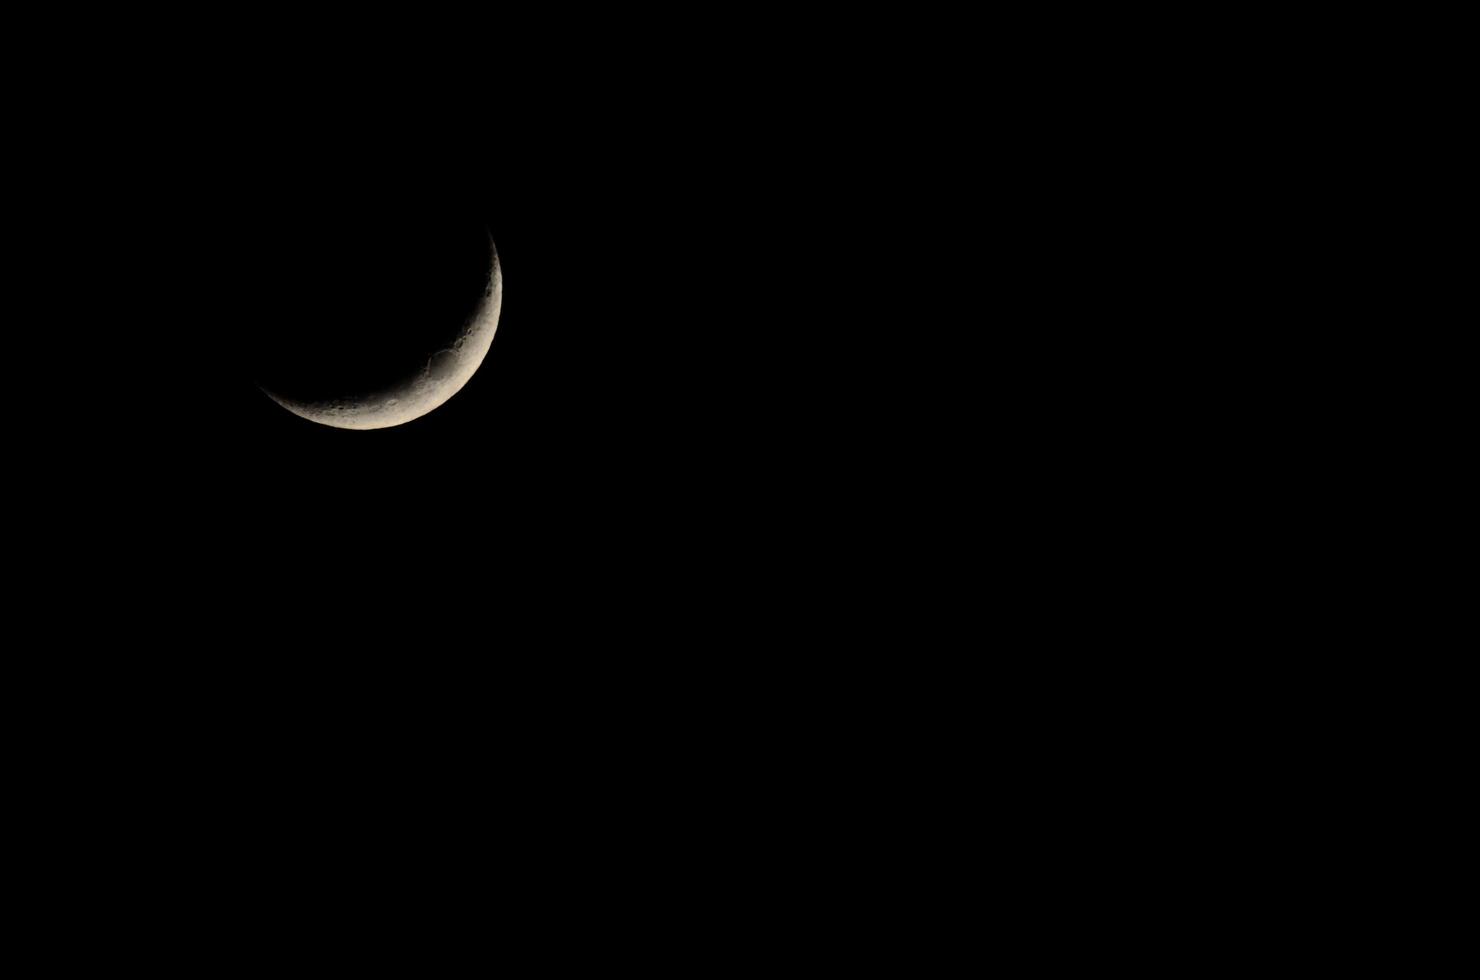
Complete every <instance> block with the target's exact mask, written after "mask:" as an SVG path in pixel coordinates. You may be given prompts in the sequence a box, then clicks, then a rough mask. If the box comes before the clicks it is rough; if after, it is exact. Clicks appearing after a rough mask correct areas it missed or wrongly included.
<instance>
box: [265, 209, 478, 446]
mask: <svg viewBox="0 0 1480 980" xmlns="http://www.w3.org/2000/svg"><path fill="white" fill-rule="evenodd" d="M488 246H489V249H490V251H492V253H493V268H492V269H491V270H490V271H489V274H488V285H487V286H486V287H485V288H484V291H483V298H482V299H481V300H480V301H479V303H478V306H477V308H476V309H474V311H473V313H472V315H471V316H470V317H469V318H468V322H467V323H466V324H465V325H464V326H463V328H462V331H461V332H460V333H459V334H458V336H457V339H455V340H454V341H453V342H452V345H451V346H450V347H447V348H445V349H443V350H439V351H437V352H436V353H434V354H433V355H432V356H431V357H430V358H428V359H427V361H426V363H425V364H423V365H422V366H421V367H420V368H419V369H418V370H416V371H415V372H414V373H413V374H412V375H411V376H410V377H408V378H406V379H405V380H404V381H402V382H401V383H399V384H396V385H392V386H391V387H390V388H387V389H385V390H383V391H377V392H372V393H369V394H365V395H357V396H353V397H345V398H335V399H331V400H327V401H315V402H308V401H297V400H294V399H291V398H286V397H284V396H282V395H279V394H276V393H274V392H272V391H269V390H268V389H267V388H263V389H262V391H263V393H264V394H266V395H267V397H269V398H271V399H272V400H273V401H275V402H277V403H278V404H279V405H281V406H282V407H283V408H286V409H287V410H288V411H290V412H292V413H293V414H294V415H297V416H300V417H302V418H305V419H308V420H309V421H310V422H318V423H319V424H321V425H328V426H333V427H334V428H336V429H388V428H390V427H391V426H394V425H405V424H406V423H407V422H410V421H412V420H414V419H419V418H421V417H422V416H423V415H426V414H427V413H428V412H431V411H434V410H436V409H438V408H441V407H442V406H443V405H445V404H446V403H447V400H448V399H450V398H451V397H452V396H453V395H455V394H457V393H458V392H459V391H461V390H462V389H463V386H464V385H466V384H467V383H468V381H469V380H470V379H471V378H472V377H473V375H474V373H476V372H477V370H478V367H479V365H481V364H482V363H483V358H484V357H486V356H487V355H488V349H489V347H491V346H492V345H493V334H494V331H495V330H497V329H498V317H499V311H500V309H501V308H502V306H503V298H504V277H503V271H502V270H501V269H500V267H499V261H498V249H497V247H495V246H494V244H493V239H492V238H490V239H489V241H488Z"/></svg>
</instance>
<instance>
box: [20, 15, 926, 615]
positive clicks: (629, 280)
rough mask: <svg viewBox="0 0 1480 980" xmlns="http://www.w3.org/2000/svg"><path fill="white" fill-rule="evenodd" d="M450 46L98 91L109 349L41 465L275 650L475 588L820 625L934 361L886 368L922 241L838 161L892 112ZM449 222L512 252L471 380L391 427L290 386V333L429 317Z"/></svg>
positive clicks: (94, 229) (96, 291) (860, 562)
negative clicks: (285, 360) (311, 410)
mask: <svg viewBox="0 0 1480 980" xmlns="http://www.w3.org/2000/svg"><path fill="white" fill-rule="evenodd" d="M627 27H628V29H629V33H630V29H631V27H632V25H630V24H629V25H627ZM446 36H447V32H446V31H443V32H441V33H440V34H439V38H440V39H441V41H439V45H438V46H436V47H434V48H431V49H428V50H427V51H426V52H423V54H422V56H416V55H414V54H411V53H409V52H411V51H413V50H414V47H413V46H410V45H398V46H397V47H395V48H393V49H385V48H372V47H365V48H363V49H361V48H356V47H355V46H353V45H343V44H340V45H338V46H336V47H334V49H333V52H334V57H333V59H330V62H329V63H326V61H325V59H324V58H323V54H324V50H325V49H324V47H323V46H318V47H314V46H312V45H305V46H304V49H303V51H302V52H301V53H300V54H299V56H297V57H295V56H294V54H293V52H292V50H291V47H292V46H291V45H285V44H281V43H275V44H274V45H272V46H271V48H270V50H271V52H272V55H273V57H272V59H271V62H270V63H268V62H266V61H263V60H260V59H255V58H246V59H243V60H238V61H236V62H235V63H232V62H230V61H229V60H221V61H219V62H217V61H214V60H213V58H214V54H213V53H212V52H209V51H205V50H201V51H199V52H197V53H196V54H195V55H192V56H191V57H192V58H194V60H195V61H196V62H197V63H198V64H197V65H195V66H193V67H194V69H195V70H192V71H182V70H173V71H163V70H158V71H156V69H155V68H152V67H150V66H141V67H140V68H139V69H138V70H137V71H136V72H135V73H133V74H131V75H130V76H129V77H128V83H127V86H126V88H127V91H126V93H122V94H120V92H115V91H112V90H106V89H99V90H98V91H97V92H96V93H93V94H91V95H90V99H91V101H90V102H89V107H90V112H91V115H90V116H89V117H88V123H87V126H86V127H83V128H85V129H86V131H87V133H88V139H89V140H90V141H91V142H92V143H93V144H94V145H97V146H99V147H104V148H106V149H107V150H108V152H109V154H110V156H109V159H108V166H82V165H80V164H79V163H77V162H76V161H80V160H82V159H83V158H82V157H73V158H72V160H73V162H72V163H71V164H67V163H66V162H65V161H59V162H58V165H59V167H61V171H60V172H62V173H66V174H68V177H67V180H68V181H70V188H71V191H72V194H73V196H72V198H71V200H72V201H73V202H76V201H78V200H81V201H83V202H84V203H85V205H86V207H85V208H83V209H82V214H81V217H80V219H79V220H78V221H77V222H76V223H75V224H74V225H72V226H70V227H69V228H68V229H67V231H66V241H65V243H64V244H65V252H63V253H62V254H65V255H67V256H69V257H70V259H69V261H68V262H67V263H66V268H67V269H68V270H69V273H70V278H69V279H68V280H66V281H63V282H61V283H59V284H58V289H57V309H58V310H59V311H62V310H65V311H66V312H67V313H68V314H69V315H70V313H71V309H72V308H82V309H83V310H84V311H85V312H86V313H87V314H88V316H87V318H88V319H89V321H90V322H91V321H94V320H95V321H97V326H98V332H99V334H100V335H101V343H100V344H95V345H92V349H93V350H95V351H96V352H97V356H96V357H95V358H94V359H93V360H92V361H91V362H90V363H89V365H88V367H87V369H86V370H87V372H88V378H87V384H85V385H79V386H78V387H80V388H85V389H86V390H87V395H86V398H85V404H78V405H75V406H69V407H68V410H67V412H66V423H65V426H64V428H65V430H66V438H65V439H59V440H51V441H50V442H49V444H48V447H47V451H48V452H49V453H54V454H56V455H57V456H58V458H59V460H61V462H60V464H59V465H63V466H65V468H66V469H67V471H68V479H66V480H65V481H60V482H59V485H58V487H57V489H56V494H57V495H58V496H59V497H60V498H61V499H62V501H63V502H64V503H65V504H66V505H67V506H68V507H69V508H70V509H71V510H72V511H75V512H76V513H78V514H81V515H82V520H83V521H84V522H85V525H86V527H87V546H88V549H89V551H90V552H93V553H103V554H106V555H108V556H110V557H109V559H108V560H109V562H110V563H112V562H117V563H118V565H117V566H116V567H117V568H118V569H119V570H120V571H119V574H123V572H122V569H125V568H127V567H128V566H129V563H130V562H135V561H139V560H141V559H140V557H139V556H143V555H150V556H156V558H154V559H151V560H154V561H156V564H157V566H158V567H159V568H160V569H162V570H163V573H164V574H166V575H168V576H170V577H171V581H172V587H171V589H170V590H166V591H164V592H163V593H162V597H163V601H168V602H180V603H185V602H186V601H187V600H186V599H185V597H186V596H190V597H198V595H199V594H200V592H201V591H202V590H203V591H205V592H206V593H207V594H209V595H211V596H212V597H213V598H212V601H213V602H219V603H220V604H221V605H222V606H223V607H229V606H234V605H237V604H244V605H242V606H240V608H238V609H236V610H235V611H234V612H233V613H232V618H233V621H239V622H241V623H243V624H249V625H252V626H253V627H254V628H260V627H261V624H262V623H264V622H271V621H277V620H279V619H282V620H286V619H290V618H292V617H293V616H294V615H295V610H298V611H303V610H307V611H308V612H309V614H310V615H311V616H313V617H315V618H318V617H321V616H322V615H323V614H324V612H325V611H326V610H328V611H331V612H332V613H333V616H334V618H335V619H336V621H338V622H341V623H342V624H345V626H346V628H352V629H357V630H358V629H373V628H374V624H375V623H377V622H379V620H378V618H377V617H379V616H385V617H388V618H391V619H400V620H402V623H401V625H402V626H403V627H406V628H405V629H403V630H401V632H404V633H410V632H412V631H413V630H414V629H417V628H422V626H421V625H418V626H411V625H410V624H411V623H413V622H416V621H418V619H424V618H425V617H424V613H425V611H426V610H428V609H441V608H448V607H455V606H456V605H457V603H458V601H459V600H461V601H463V602H464V603H466V602H473V603H475V604H476V606H477V608H485V607H489V604H493V607H496V608H498V609H499V610H501V614H511V613H513V612H515V611H519V612H522V613H527V614H529V615H533V616H535V617H537V618H541V619H542V620H543V621H545V622H547V623H551V624H558V625H559V627H560V628H572V629H574V628H589V627H591V626H593V625H594V626H597V627H602V624H605V623H615V622H617V621H629V622H630V621H634V620H637V621H641V622H643V623H645V624H646V628H649V629H656V630H667V629H673V628H677V627H679V626H681V625H682V624H684V623H707V624H708V628H709V629H710V630H711V631H712V630H715V629H718V630H720V631H721V633H722V634H724V635H730V634H731V633H732V632H734V631H737V630H741V629H750V630H758V629H761V628H763V624H765V623H768V622H771V621H773V620H774V619H775V618H777V617H779V618H785V617H786V615H788V614H789V613H790V611H793V610H795V609H798V608H802V607H804V606H807V605H809V604H810V605H811V606H812V607H813V608H814V609H815V608H817V606H818V604H819V603H821V604H825V603H826V601H827V600H828V597H830V596H834V595H837V594H839V592H840V588H839V583H840V581H841V579H840V575H839V570H840V569H849V570H852V571H849V572H848V574H849V575H853V574H856V570H857V569H859V568H862V567H863V566H864V565H865V563H866V557H865V556H866V555H867V554H871V553H875V552H877V551H880V550H882V549H884V548H887V547H888V541H887V540H886V538H887V534H888V533H890V532H885V531H881V530H880V529H881V528H882V527H883V526H884V525H885V524H887V523H888V521H889V519H890V515H889V513H888V512H887V508H883V509H881V508H879V507H878V506H876V505H875V504H874V503H872V502H871V498H873V497H875V496H876V494H877V493H878V491H879V489H880V488H881V487H887V486H889V485H891V484H893V483H895V482H896V481H897V480H898V479H899V469H898V467H897V466H895V465H894V464H892V463H891V462H889V460H888V453H887V452H885V451H882V450H881V449H880V448H879V447H880V445H881V443H882V442H883V441H887V440H897V439H898V438H899V437H900V431H899V430H900V426H901V425H902V423H901V421H900V420H901V417H902V415H901V412H900V411H899V409H900V407H901V402H902V401H903V395H902V389H903V388H904V387H905V385H903V384H902V383H901V379H903V378H907V377H908V373H909V371H910V368H909V367H908V365H906V364H903V363H901V362H900V361H898V360H893V362H892V363H891V364H890V366H889V367H890V369H889V370H888V371H881V370H880V369H879V365H878V363H877V360H876V359H877V358H879V357H880V356H883V357H885V358H892V357H893V355H891V353H890V351H891V350H894V351H897V350H901V349H902V345H901V344H899V343H898V330H899V329H901V328H907V327H908V324H907V323H906V322H905V321H903V320H891V316H890V312H889V311H888V310H887V309H886V307H885V305H884V298H885V294H886V292H887V286H888V283H889V280H890V278H891V272H890V269H891V266H892V265H893V264H894V263H895V262H897V261H898V259H899V258H900V257H901V256H902V255H904V254H905V253H906V252H907V251H908V249H909V246H910V244H911V243H910V242H909V241H908V240H905V239H900V238H898V237H895V236H892V235H891V234H890V232H889V230H888V226H889V224H890V222H891V221H893V220H894V219H895V218H896V217H897V213H898V211H899V209H900V207H901V205H900V204H898V203H897V202H893V201H891V200H889V199H888V195H887V193H886V192H887V191H888V190H889V188H887V187H885V188H879V187H876V186H874V185H873V183H872V182H873V181H874V180H875V179H876V178H874V177H869V178H868V179H864V177H863V175H864V174H867V173H869V172H870V171H869V170H868V167H869V161H870V157H869V152H870V147H871V146H872V145H873V144H871V143H869V142H868V141H867V140H865V141H863V142H862V143H860V144H859V145H857V146H853V145H850V143H849V142H848V140H849V139H850V138H851V137H850V136H849V135H848V134H849V132H851V131H852V130H850V117H849V113H854V112H858V111H861V110H863V109H866V108H868V107H869V106H870V103H869V102H868V100H867V99H866V98H861V97H857V96H852V97H850V99H849V100H847V104H846V105H844V104H840V103H838V102H837V100H831V99H828V98H826V97H824V95H825V93H823V92H822V91H821V90H820V89H819V88H818V87H817V86H816V85H815V84H814V85H810V86H801V87H799V86H795V85H788V84H785V83H784V82H781V81H778V79H777V78H776V77H772V76H770V75H768V76H767V77H768V78H770V82H769V83H768V85H769V87H765V88H764V90H762V89H761V88H758V87H757V86H758V85H759V82H760V81H761V76H760V74H758V72H759V69H758V68H757V67H756V66H754V65H748V64H745V63H742V62H739V61H735V62H731V63H729V64H726V63H724V62H722V61H713V60H711V59H708V58H706V57H705V55H704V52H703V51H701V50H698V49H695V50H693V51H690V52H688V53H687V54H686V53H684V52H683V51H678V50H668V49H666V48H665V49H664V51H663V52H661V54H662V56H661V57H653V58H636V57H629V56H627V55H624V54H623V53H622V52H621V51H620V50H618V49H616V48H614V47H609V46H606V45H604V44H602V43H601V42H600V39H599V38H597V37H595V36H594V35H591V34H590V32H585V33H584V34H583V37H584V38H585V40H584V41H583V42H582V47H581V48H580V49H579V50H577V49H574V48H571V47H567V46H564V45H562V44H553V45H552V44H550V43H545V44H544V45H543V48H542V50H532V49H533V48H538V47H540V46H539V45H538V44H536V43H535V41H539V40H543V41H545V42H549V41H550V37H549V36H547V35H543V34H541V35H534V36H531V35H520V34H518V33H517V32H514V31H500V32H496V34H494V35H479V36H493V37H494V38H495V42H494V45H493V48H492V49H490V50H482V51H469V52H467V55H468V57H467V58H465V59H464V58H459V57H458V56H456V55H455V54H453V53H449V52H448V50H447V49H446V48H445V45H444V44H442V42H445V38H446ZM356 57H360V58H362V59H363V61H364V63H363V64H354V63H353V60H354V59H355V58H356ZM449 64H452V65H457V64H462V65H465V66H471V67H465V68H463V69H461V70H448V68H447V65H449ZM176 67H178V66H176ZM768 71H773V74H774V70H773V69H768ZM156 75H157V77H155V76H156ZM788 93H791V94H793V95H798V93H799V95H798V98H796V99H790V98H788ZM858 132H860V133H861V135H863V136H867V137H875V136H880V135H883V134H881V133H880V132H879V131H877V130H869V129H867V128H864V129H862V130H859V131H858ZM67 166H71V167H72V168H73V170H68V169H67ZM427 215H436V216H441V218H439V220H444V219H445V220H446V221H447V222H448V223H449V224H457V225H460V226H463V227H467V226H472V225H479V226H482V227H486V228H487V229H488V230H489V232H490V233H491V234H492V237H493V239H494V241H495V242H496V244H497V247H498V250H499V255H500V259H501V265H502V269H503V274H504V302H503V309H502V315H501V319H500V323H499V327H498V331H497V334H496V337H495V340H494V344H493V348H492V350H491V351H490V353H489V356H488V358H487V360H486V361H485V363H484V364H483V366H482V367H481V368H480V369H479V371H478V372H477V374H476V375H475V376H474V378H473V379H472V381H471V382H470V383H469V384H468V385H467V386H466V387H465V388H464V389H463V390H462V391H461V392H460V393H459V394H457V395H456V396H455V397H454V398H453V399H452V400H451V401H449V402H448V403H447V404H445V405H444V406H442V407H441V408H439V409H437V410H436V411H434V412H432V413H431V414H429V415H427V416H425V417H423V418H421V419H418V420H416V421H414V422H412V423H410V424H408V425H404V426H400V427H396V428H392V429H386V430H378V431H372V432H355V431H346V430H336V429H331V428H328V427H325V426H321V425H316V424H313V423H310V422H307V421H305V420H303V419H300V418H297V417H295V416H293V415H291V414H290V413H288V412H287V411H285V410H283V409H282V408H280V407H278V406H277V405H275V404H274V403H273V402H272V401H270V400H269V399H268V398H267V397H266V396H265V395H263V394H262V392H261V391H260V390H259V388H258V380H259V379H258V378H257V377H256V376H255V375H254V370H253V365H254V360H255V357H256V354H255V351H256V350H257V348H258V347H259V345H260V344H261V341H262V338H263V337H264V336H265V335H269V334H271V335H275V336H277V337H279V338H281V337H283V336H288V337H291V335H292V334H293V332H294V331H295V330H298V329H299V328H300V327H301V328H302V329H303V330H305V331H310V330H314V329H317V328H318V327H320V326H321V325H322V324H324V323H326V322H336V321H339V320H341V319H342V320H344V321H351V322H364V323H366V324H369V323H370V322H372V321H373V322H374V323H375V324H376V328H377V329H382V328H383V329H387V330H391V329H395V327H396V324H397V321H398V320H399V319H401V318H403V317H404V318H410V317H412V316H413V315H414V313H415V308H414V304H413V303H411V302H410V301H409V299H408V300H406V301H404V302H398V303H387V304H386V305H385V306H384V307H382V306H381V304H380V302H379V297H380V296H381V295H382V294H383V291H384V290H383V288H382V287H383V286H384V276H385V275H386V274H387V271H388V270H394V269H396V268H397V267H398V266H399V263H398V261H397V259H398V257H399V256H403V255H405V247H406V246H405V242H404V241H403V240H401V237H400V236H399V235H398V229H403V228H407V227H411V226H415V225H418V224H419V223H420V222H421V221H423V220H424V219H425V217H426V216H427ZM431 271H433V272H434V271H435V270H431ZM408 295H409V294H408ZM913 300H914V301H915V302H916V303H917V304H918V303H920V302H921V297H920V295H919V294H916V295H915V296H914V297H913ZM918 308H919V307H918V306H917V310H918ZM94 311H100V312H102V313H103V314H104V315H103V316H102V317H97V316H95V315H92V314H93V313H94ZM375 317H380V319H379V320H375V319H374V318H375ZM881 327H884V328H888V329H889V331H892V332H894V333H895V337H894V339H893V340H891V339H890V338H889V337H888V336H886V335H885V334H886V331H885V330H881V329H880V328H881ZM69 363H70V362H69ZM110 567H112V566H111V564H110ZM238 583H246V585H245V587H244V586H243V585H241V584H238ZM511 596H523V599H522V600H514V599H512V598H510V597H511ZM326 600H327V601H326ZM372 613H373V615H372ZM602 628H604V627H602ZM393 632H394V631H393ZM285 635H286V634H285Z"/></svg>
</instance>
